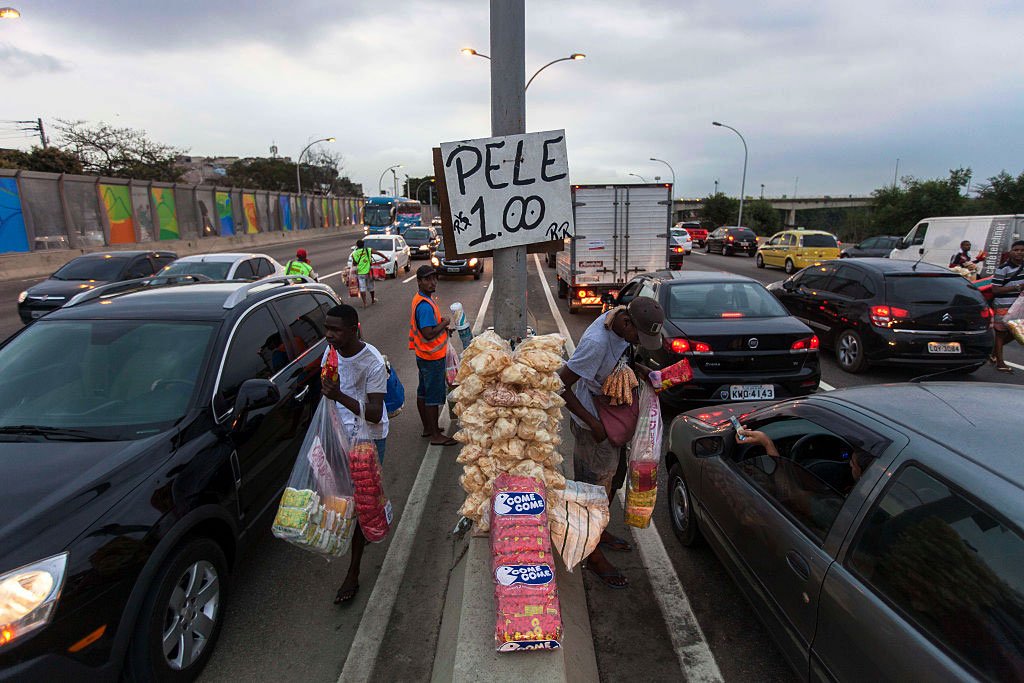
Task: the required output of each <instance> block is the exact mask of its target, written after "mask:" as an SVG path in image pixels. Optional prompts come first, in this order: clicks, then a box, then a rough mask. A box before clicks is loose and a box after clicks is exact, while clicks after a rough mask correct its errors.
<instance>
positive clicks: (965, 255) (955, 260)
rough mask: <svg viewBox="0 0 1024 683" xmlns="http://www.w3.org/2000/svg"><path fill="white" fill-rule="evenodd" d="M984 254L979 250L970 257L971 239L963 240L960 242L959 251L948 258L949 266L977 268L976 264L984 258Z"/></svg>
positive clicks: (968, 268)
mask: <svg viewBox="0 0 1024 683" xmlns="http://www.w3.org/2000/svg"><path fill="white" fill-rule="evenodd" d="M985 256H986V254H985V252H984V251H979V252H978V254H977V255H976V256H974V257H971V241H970V240H964V241H963V242H961V243H960V251H958V252H957V253H955V254H953V256H952V257H951V258H950V259H949V267H950V268H966V269H967V270H977V268H978V264H979V263H981V262H982V261H984V260H985Z"/></svg>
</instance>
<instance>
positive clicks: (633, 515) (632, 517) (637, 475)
mask: <svg viewBox="0 0 1024 683" xmlns="http://www.w3.org/2000/svg"><path fill="white" fill-rule="evenodd" d="M639 391H640V413H639V416H638V418H637V422H636V432H635V433H634V434H633V441H632V442H631V444H630V448H629V469H628V470H627V473H626V524H628V525H629V526H633V527H638V528H640V529H644V528H646V527H647V526H648V525H649V524H650V523H651V515H652V514H653V513H654V503H655V500H656V499H657V496H658V462H659V461H660V460H661V432H662V424H661V404H660V403H659V401H658V397H657V396H656V395H655V394H654V389H652V388H651V386H650V385H649V384H647V382H641V383H640V390H639Z"/></svg>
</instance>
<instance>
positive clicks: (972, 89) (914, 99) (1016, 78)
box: [0, 0, 1024, 196]
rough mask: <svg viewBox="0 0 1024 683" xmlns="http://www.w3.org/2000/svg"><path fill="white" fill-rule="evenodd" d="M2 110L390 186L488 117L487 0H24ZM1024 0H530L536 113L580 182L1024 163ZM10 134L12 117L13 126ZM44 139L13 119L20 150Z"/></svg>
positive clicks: (847, 174) (799, 183)
mask: <svg viewBox="0 0 1024 683" xmlns="http://www.w3.org/2000/svg"><path fill="white" fill-rule="evenodd" d="M5 2H7V3H10V4H12V5H13V6H15V7H17V8H18V9H20V10H21V12H22V19H20V20H17V21H0V93H3V96H2V97H0V119H7V120H9V119H34V118H35V117H37V116H42V117H43V119H44V121H47V120H52V119H54V118H58V117H59V118H67V119H87V120H93V121H98V120H104V121H108V122H111V123H115V124H117V125H123V126H131V127H136V128H142V129H145V130H146V131H147V132H148V133H149V134H150V135H151V136H152V137H154V138H156V139H158V140H160V141H162V142H167V143H170V144H174V145H177V146H180V147H185V148H188V149H189V150H190V152H191V153H193V154H198V155H225V156H227V155H230V156H249V155H266V154H267V153H268V148H269V147H270V145H271V144H272V143H276V144H277V145H278V147H279V148H280V150H281V154H282V155H289V156H292V157H294V156H296V155H297V153H298V151H299V150H300V149H301V148H302V147H303V146H305V144H306V142H307V141H308V140H312V139H316V138H317V137H326V136H329V135H334V136H336V137H337V138H338V142H337V143H336V149H337V151H340V152H341V153H342V154H344V156H345V166H346V172H347V173H348V174H349V175H351V177H352V178H353V179H354V180H356V181H357V182H362V183H363V184H364V188H365V189H366V191H367V192H369V193H374V192H375V189H374V188H376V186H377V182H378V178H379V176H380V174H381V172H382V171H383V170H384V169H385V168H386V167H388V166H389V165H391V164H396V163H401V164H403V166H404V168H403V171H405V172H408V173H409V174H410V175H414V176H416V175H423V174H425V173H427V172H429V168H430V148H431V146H433V145H436V144H437V143H439V142H442V141H448V140H455V139H465V138H471V137H486V136H488V135H489V132H490V131H489V127H490V116H489V96H490V90H489V79H490V71H489V62H487V61H486V60H483V59H479V58H475V57H466V56H463V55H461V54H460V53H459V48H460V47H463V46H473V47H476V48H477V49H479V50H480V51H481V52H485V53H488V52H489V26H488V21H489V18H488V3H487V2H486V1H485V0H433V1H431V0H391V1H390V2H381V1H380V0H377V1H376V2H370V1H362V0H360V1H355V0H333V1H328V0H290V1H289V2H280V1H274V2H271V1H269V0H246V1H245V2H226V1H224V0H175V1H174V2H150V1H149V0H116V1H115V0H90V1H89V2H84V1H80V0H5ZM1022 43H1024V2H1020V0H1003V1H995V0H992V1H986V0H976V1H975V2H964V0H958V1H957V2H947V1H945V0H927V1H924V0H921V1H908V0H895V2H894V1H893V0H886V1H885V2H883V1H881V0H860V1H858V2H850V1H849V0H842V1H839V0H816V1H809V2H804V1H801V0H772V2H770V3H765V2H754V1H748V0H740V1H738V2H731V3H729V2H721V0H718V1H716V2H710V1H705V0H680V1H670V0H650V1H646V2H645V1H644V0H636V1H634V2H628V3H627V2H621V1H619V2H612V1H605V0H588V1H587V2H575V3H566V2H554V1H549V2H541V1H540V0H531V1H529V2H527V15H526V61H527V76H529V74H531V73H532V72H533V70H535V69H536V68H538V67H539V66H541V65H543V64H544V63H545V62H547V61H550V60H551V59H555V58H556V57H559V56H564V55H567V54H569V53H571V52H577V51H578V52H584V53H586V55H587V58H586V60H584V61H579V62H564V63H561V64H556V65H555V66H553V67H551V68H550V69H548V70H546V71H545V72H544V73H543V74H542V75H541V76H540V77H539V78H538V79H537V80H536V81H535V82H534V84H533V85H532V86H531V87H530V96H529V100H528V104H527V128H528V130H547V129H555V128H565V129H566V132H567V141H568V151H569V161H570V167H571V171H572V179H573V181H574V182H603V181H625V180H630V179H631V178H630V177H629V176H628V174H629V173H638V174H640V175H642V176H645V177H646V178H648V179H651V180H653V178H654V176H656V175H661V176H663V179H665V180H667V179H668V178H669V173H668V169H667V168H665V167H664V166H661V165H660V164H656V163H653V162H650V161H648V159H649V158H650V157H652V156H653V157H660V158H662V159H666V160H668V161H669V162H670V163H671V164H672V165H673V166H674V167H675V172H676V177H677V196H703V195H706V194H708V193H709V192H711V191H712V190H713V189H714V182H715V180H716V179H718V180H720V186H719V187H720V188H721V189H722V191H725V192H728V193H730V194H738V193H739V189H740V174H741V170H742V165H743V147H742V144H741V143H740V140H739V138H738V137H736V135H735V134H733V133H732V132H731V131H728V130H726V129H723V128H715V127H712V125H711V121H712V120H719V121H722V122H724V123H727V124H729V125H732V126H734V127H735V128H737V129H739V130H740V131H741V132H742V133H743V135H744V137H745V138H746V140H747V144H748V145H749V148H750V156H749V167H748V171H747V183H746V190H747V194H748V195H755V196H756V195H757V194H759V193H760V186H761V184H762V183H763V184H764V186H765V194H766V195H767V196H780V195H782V194H788V195H790V196H792V195H793V193H794V189H795V191H796V193H797V194H798V195H800V196H809V195H820V194H830V195H833V196H841V195H846V194H853V195H861V194H866V193H869V192H870V191H871V190H873V189H875V188H877V187H879V186H881V185H884V184H887V183H891V182H892V178H893V172H894V167H895V164H896V160H897V159H899V160H900V161H899V171H900V175H904V174H910V175H914V176H917V177H921V178H932V177H938V176H945V175H946V173H947V172H948V169H950V168H956V167H959V166H969V167H971V168H972V169H973V171H974V178H975V180H979V181H983V180H984V179H985V178H987V177H989V176H991V175H994V174H996V173H998V172H999V171H1001V170H1003V169H1006V170H1008V171H1010V172H1012V173H1013V174H1014V175H1016V174H1018V173H1020V172H1021V171H1024V126H1022V121H1024V48H1022ZM3 135H6V134H3ZM29 143H30V141H28V140H18V139H14V140H12V139H8V138H0V146H15V145H17V146H23V147H24V146H27V145H28V144H29Z"/></svg>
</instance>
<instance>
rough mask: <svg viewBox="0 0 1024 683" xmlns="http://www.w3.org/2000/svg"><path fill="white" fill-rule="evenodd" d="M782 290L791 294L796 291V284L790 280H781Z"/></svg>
mask: <svg viewBox="0 0 1024 683" xmlns="http://www.w3.org/2000/svg"><path fill="white" fill-rule="evenodd" d="M782 288H783V289H784V290H786V291H787V292H792V291H793V290H794V289H796V283H795V282H793V281H792V280H783V281H782Z"/></svg>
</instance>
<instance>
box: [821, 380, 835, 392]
mask: <svg viewBox="0 0 1024 683" xmlns="http://www.w3.org/2000/svg"><path fill="white" fill-rule="evenodd" d="M818 388H819V389H821V390H823V391H835V389H836V388H835V387H834V386H832V385H831V384H829V383H828V382H822V381H820V380H819V381H818Z"/></svg>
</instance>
